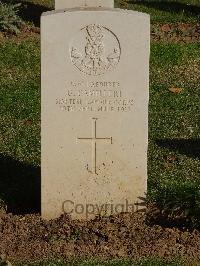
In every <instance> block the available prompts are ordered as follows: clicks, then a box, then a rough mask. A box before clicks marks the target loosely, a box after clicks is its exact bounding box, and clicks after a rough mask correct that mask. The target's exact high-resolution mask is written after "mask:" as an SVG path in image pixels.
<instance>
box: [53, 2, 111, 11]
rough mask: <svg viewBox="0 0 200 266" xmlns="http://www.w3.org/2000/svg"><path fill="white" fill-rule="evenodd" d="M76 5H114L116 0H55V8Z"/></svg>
mask: <svg viewBox="0 0 200 266" xmlns="http://www.w3.org/2000/svg"><path fill="white" fill-rule="evenodd" d="M74 7H109V8H113V7H114V0H55V9H56V10H57V9H65V8H74Z"/></svg>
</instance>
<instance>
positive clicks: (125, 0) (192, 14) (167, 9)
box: [115, 0, 200, 23]
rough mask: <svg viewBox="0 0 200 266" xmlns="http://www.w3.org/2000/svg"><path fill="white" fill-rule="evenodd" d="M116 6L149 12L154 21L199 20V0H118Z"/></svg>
mask: <svg viewBox="0 0 200 266" xmlns="http://www.w3.org/2000/svg"><path fill="white" fill-rule="evenodd" d="M115 6H116V7H119V8H125V9H133V10H136V11H139V12H144V13H148V14H150V16H151V22H152V23H168V22H172V23H173V22H198V21H199V18H200V2H199V0H178V1H177V0H157V1H154V0H141V1H140V0H139V1H138V0H116V1H115Z"/></svg>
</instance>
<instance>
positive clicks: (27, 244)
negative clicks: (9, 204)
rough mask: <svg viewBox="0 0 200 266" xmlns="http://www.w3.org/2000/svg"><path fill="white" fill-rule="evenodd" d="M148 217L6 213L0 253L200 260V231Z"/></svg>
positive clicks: (31, 257) (25, 257)
mask: <svg viewBox="0 0 200 266" xmlns="http://www.w3.org/2000/svg"><path fill="white" fill-rule="evenodd" d="M146 218H147V214H145V213H129V214H120V215H118V216H112V217H105V218H98V217H97V218H96V219H94V220H92V221H77V220H76V221H72V220H71V219H70V218H69V217H68V216H61V217H60V218H59V219H56V220H51V221H44V220H42V218H41V217H40V216H39V215H26V216H16V215H15V216H14V215H12V214H6V213H3V214H1V218H0V255H1V257H4V258H6V260H8V261H10V262H13V261H14V262H18V261H20V262H25V261H36V260H37V261H38V260H44V259H49V258H52V257H53V258H63V259H73V258H74V257H76V259H84V258H87V259H89V258H93V259H94V257H95V258H100V259H102V260H104V259H117V258H129V259H134V260H138V259H141V258H143V257H145V258H148V257H158V258H166V259H167V260H170V259H174V257H177V256H178V257H179V256H181V257H182V258H183V259H185V261H187V262H188V263H189V265H193V264H191V261H193V260H198V259H199V258H200V231H198V230H192V231H189V230H187V229H183V228H182V229H180V228H176V227H174V228H169V227H161V226H159V225H155V224H152V225H150V224H148V223H147V219H146Z"/></svg>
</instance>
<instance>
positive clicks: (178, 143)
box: [156, 139, 200, 159]
mask: <svg viewBox="0 0 200 266" xmlns="http://www.w3.org/2000/svg"><path fill="white" fill-rule="evenodd" d="M156 144H157V145H158V146H161V147H164V148H168V149H171V150H176V151H178V152H179V153H181V154H184V155H187V156H190V157H193V158H197V159H200V139H158V140H156Z"/></svg>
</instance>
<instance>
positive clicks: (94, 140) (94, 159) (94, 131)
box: [78, 118, 113, 175]
mask: <svg viewBox="0 0 200 266" xmlns="http://www.w3.org/2000/svg"><path fill="white" fill-rule="evenodd" d="M97 120H98V118H92V137H89V138H78V140H89V141H91V143H92V163H93V173H94V174H96V175H97V142H98V141H103V140H104V141H110V144H112V143H113V140H112V137H110V138H98V137H97Z"/></svg>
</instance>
